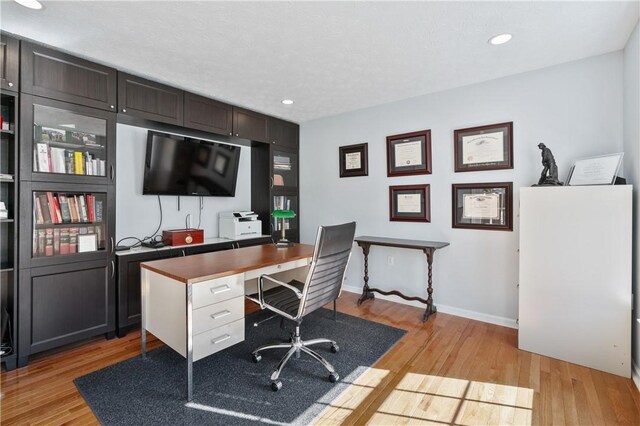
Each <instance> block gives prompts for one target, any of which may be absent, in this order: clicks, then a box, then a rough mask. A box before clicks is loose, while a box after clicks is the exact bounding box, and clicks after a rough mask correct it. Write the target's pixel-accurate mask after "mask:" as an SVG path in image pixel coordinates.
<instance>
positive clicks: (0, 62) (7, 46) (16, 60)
mask: <svg viewBox="0 0 640 426" xmlns="http://www.w3.org/2000/svg"><path fill="white" fill-rule="evenodd" d="M0 89H2V90H3V91H4V90H12V91H14V92H17V91H18V90H20V42H19V41H18V40H16V39H15V38H13V37H9V36H7V35H6V34H0Z"/></svg>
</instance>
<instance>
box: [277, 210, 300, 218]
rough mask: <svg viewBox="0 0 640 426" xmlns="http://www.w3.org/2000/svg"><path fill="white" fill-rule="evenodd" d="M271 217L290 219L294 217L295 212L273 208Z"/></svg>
mask: <svg viewBox="0 0 640 426" xmlns="http://www.w3.org/2000/svg"><path fill="white" fill-rule="evenodd" d="M273 217H275V218H276V219H292V218H294V217H296V213H295V212H294V211H293V210H274V211H273Z"/></svg>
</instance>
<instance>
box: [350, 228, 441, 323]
mask: <svg viewBox="0 0 640 426" xmlns="http://www.w3.org/2000/svg"><path fill="white" fill-rule="evenodd" d="M355 242H356V243H358V245H359V246H360V247H361V248H362V253H363V254H364V287H363V288H362V296H360V298H359V299H358V305H360V304H361V303H362V302H364V301H365V300H367V299H373V298H374V295H373V292H376V293H380V294H384V295H387V296H388V295H394V296H398V297H401V298H403V299H404V300H417V301H419V302H422V303H426V305H427V309H426V310H425V312H424V315H423V316H422V320H423V321H426V320H428V319H429V316H430V315H431V314H435V313H436V307H435V306H434V305H433V297H432V293H433V286H432V278H431V268H432V264H433V255H434V253H435V251H436V249H440V248H443V247H446V246H448V245H449V243H443V242H438V241H420V240H404V239H400V238H385V237H368V236H366V237H356V238H355ZM371 246H385V247H396V248H406V249H416V250H421V251H422V252H424V254H425V255H426V256H427V268H428V273H427V294H428V297H427V300H425V299H423V298H421V297H413V296H405V295H404V294H402V293H401V292H399V291H397V290H391V291H384V290H380V289H378V288H371V287H369V249H370V247H371Z"/></svg>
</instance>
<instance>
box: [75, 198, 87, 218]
mask: <svg viewBox="0 0 640 426" xmlns="http://www.w3.org/2000/svg"><path fill="white" fill-rule="evenodd" d="M78 199H79V200H80V217H81V218H82V221H83V222H88V221H89V215H87V201H86V200H85V197H84V195H79V196H78Z"/></svg>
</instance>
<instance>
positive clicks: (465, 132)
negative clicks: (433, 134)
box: [453, 122, 513, 173]
mask: <svg viewBox="0 0 640 426" xmlns="http://www.w3.org/2000/svg"><path fill="white" fill-rule="evenodd" d="M453 139H454V153H455V155H454V157H455V171H456V173H457V172H474V171H480V170H500V169H513V122H509V123H499V124H490V125H488V126H480V127H470V128H468V129H460V130H455V131H454V132H453Z"/></svg>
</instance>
